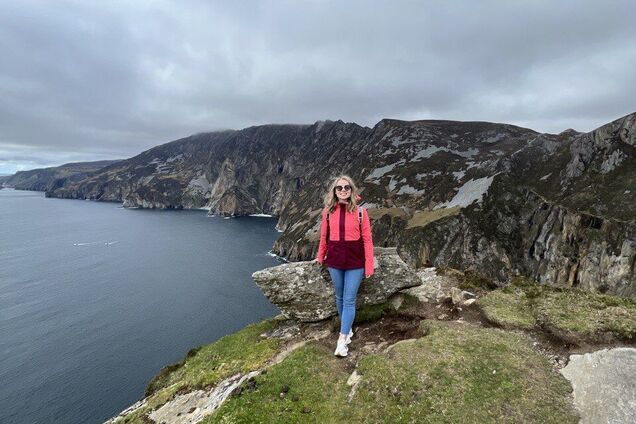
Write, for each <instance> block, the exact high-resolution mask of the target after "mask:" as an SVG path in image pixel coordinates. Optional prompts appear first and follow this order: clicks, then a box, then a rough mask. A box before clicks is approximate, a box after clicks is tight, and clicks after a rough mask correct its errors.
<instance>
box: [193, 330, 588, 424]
mask: <svg viewBox="0 0 636 424" xmlns="http://www.w3.org/2000/svg"><path fill="white" fill-rule="evenodd" d="M423 332H428V335H427V336H425V337H422V338H420V339H418V340H416V341H413V342H407V343H402V344H400V345H397V346H395V347H393V348H392V349H391V350H390V352H389V353H381V354H374V355H368V356H364V357H362V358H361V359H360V361H359V363H358V368H357V371H358V373H359V374H361V375H362V380H361V382H360V384H359V385H358V387H357V391H356V393H355V395H354V396H353V397H352V399H351V402H348V401H347V397H348V394H349V392H350V387H349V386H347V385H346V381H347V378H348V377H349V372H347V371H345V369H344V363H343V361H342V360H340V359H338V358H335V357H334V356H333V354H332V352H331V351H327V350H326V349H325V348H324V347H321V346H319V345H317V344H315V343H310V344H308V345H306V346H304V347H302V348H300V349H297V350H296V351H294V352H293V353H292V354H290V356H288V357H287V358H286V359H285V360H284V361H283V362H281V363H280V364H277V365H275V366H273V367H272V368H270V369H269V370H268V372H267V373H266V374H261V375H259V376H258V377H257V378H256V388H255V389H248V388H245V389H244V390H243V392H242V394H241V395H239V396H236V395H233V396H230V398H228V400H227V401H226V402H225V403H224V404H223V405H222V406H221V407H220V408H219V409H218V410H217V411H216V412H215V413H214V414H213V415H211V416H209V417H208V418H207V419H206V420H204V423H296V422H298V423H339V422H348V423H401V422H418V423H419V422H422V423H482V422H483V423H486V422H498V423H575V422H577V417H576V415H575V414H574V413H573V411H572V409H571V406H570V399H569V393H570V390H571V389H570V385H569V383H568V382H567V381H566V380H565V379H564V378H563V377H561V376H560V375H559V374H557V373H555V372H554V371H553V370H552V368H551V365H550V363H549V362H548V361H547V359H545V358H544V357H543V356H541V355H539V354H538V353H536V352H535V351H533V350H532V347H531V346H530V344H529V342H528V341H527V340H525V339H523V338H522V337H521V336H519V335H516V334H512V333H506V332H504V331H501V330H496V329H485V328H481V327H477V326H473V325H470V324H458V323H446V322H430V323H429V322H428V321H427V322H426V327H425V329H423ZM493 371H495V373H493ZM283 386H287V387H288V388H289V391H288V392H287V393H286V394H285V395H284V396H282V397H281V396H280V393H281V391H282V390H281V389H282V387H283ZM307 408H308V409H307Z"/></svg>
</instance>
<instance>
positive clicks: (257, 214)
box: [250, 213, 273, 218]
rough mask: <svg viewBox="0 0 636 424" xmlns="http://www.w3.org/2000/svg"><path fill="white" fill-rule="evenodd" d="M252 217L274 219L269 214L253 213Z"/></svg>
mask: <svg viewBox="0 0 636 424" xmlns="http://www.w3.org/2000/svg"><path fill="white" fill-rule="evenodd" d="M250 216H256V217H259V218H261V217H263V218H272V217H273V215H269V214H266V213H252V214H250Z"/></svg>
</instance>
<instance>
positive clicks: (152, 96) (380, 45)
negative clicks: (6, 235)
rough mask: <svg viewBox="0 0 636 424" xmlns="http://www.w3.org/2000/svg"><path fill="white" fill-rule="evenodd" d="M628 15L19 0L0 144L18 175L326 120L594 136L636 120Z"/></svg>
mask: <svg viewBox="0 0 636 424" xmlns="http://www.w3.org/2000/svg"><path fill="white" fill-rule="evenodd" d="M630 3H631V2H629V1H608V2H602V3H601V2H593V1H589V2H581V1H579V2H568V1H565V2H557V3H555V2H548V1H536V2H524V3H522V2H503V1H485V2H480V3H479V6H478V7H477V6H476V5H475V4H474V3H473V2H432V1H431V2H424V1H422V2H417V1H376V2H368V1H348V2H342V1H303V2H298V1H276V2H273V1H242V2H232V3H230V2H207V1H180V2H176V1H174V2H173V1H138V2H121V1H113V2H85V1H81V2H80V1H65V2H55V3H54V2H44V1H25V2H14V3H13V4H11V6H8V7H5V8H3V9H2V10H1V11H0V51H2V53H3V58H2V59H3V60H2V61H0V150H1V151H4V152H9V151H11V152H12V153H13V156H12V157H13V159H11V160H10V161H9V162H7V158H9V157H10V156H8V155H5V163H11V164H13V166H24V163H21V162H20V159H19V157H29V158H33V160H35V159H36V158H39V159H38V160H39V161H40V162H42V163H54V162H56V161H57V160H62V159H63V158H62V157H60V156H59V155H60V154H63V155H64V156H63V157H64V158H70V157H75V158H78V160H98V159H104V158H121V157H127V156H132V155H134V154H137V153H139V152H141V151H143V150H145V149H148V148H150V147H152V146H154V145H157V144H161V143H164V142H166V141H169V140H173V139H176V138H179V137H183V136H187V135H189V134H192V133H196V132H201V131H210V130H215V129H221V128H243V127H246V126H250V125H257V124H265V123H313V122H314V121H316V120H320V119H343V120H345V121H353V122H358V123H360V124H362V125H368V126H372V125H374V124H375V123H376V122H377V121H378V120H380V119H382V118H388V117H391V118H398V119H426V118H433V119H457V120H484V121H494V122H507V123H513V124H517V125H523V126H528V127H530V128H533V129H535V130H538V131H546V132H559V131H561V130H563V129H565V128H569V127H573V128H576V129H577V130H581V131H589V130H591V129H593V128H595V127H597V126H599V125H601V124H603V123H605V122H608V121H610V120H612V119H615V118H618V117H620V116H622V115H624V114H627V113H630V112H633V111H634V110H635V109H636V108H635V106H634V100H633V99H634V98H636V73H634V72H633V69H635V68H636V27H635V26H634V25H632V22H630V15H629V13H626V12H625V11H626V10H630ZM25 152H28V155H26V153H25ZM60 152H63V153H60ZM56 155H58V156H56ZM11 161H12V162H11ZM38 163H39V162H38ZM60 163H61V162H60ZM6 166H8V165H5V167H6Z"/></svg>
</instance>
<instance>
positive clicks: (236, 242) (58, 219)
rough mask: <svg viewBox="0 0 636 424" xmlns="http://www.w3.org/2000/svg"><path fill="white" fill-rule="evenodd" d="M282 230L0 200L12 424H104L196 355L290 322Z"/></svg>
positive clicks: (4, 369)
mask: <svg viewBox="0 0 636 424" xmlns="http://www.w3.org/2000/svg"><path fill="white" fill-rule="evenodd" d="M275 224H276V219H275V218H261V217H245V218H236V219H224V218H222V217H208V216H206V213H205V211H158V210H144V209H124V208H122V207H121V205H120V204H118V203H101V202H93V201H82V200H64V199H47V198H45V197H44V194H43V193H37V192H28V191H18V190H11V189H3V190H0V423H3V424H8V423H25V424H26V423H29V424H34V423H101V422H103V421H104V420H106V419H108V418H110V417H111V416H113V415H115V414H117V413H119V412H120V411H121V410H123V409H124V408H126V407H127V406H129V405H130V404H132V403H134V402H136V401H137V400H139V399H140V398H141V397H142V396H143V392H144V389H145V386H146V384H147V383H148V381H149V380H150V379H151V378H152V377H153V376H154V375H155V374H156V373H157V372H158V371H159V370H160V369H161V368H162V367H163V366H165V365H168V364H170V363H173V362H177V361H179V360H180V359H181V358H183V356H184V355H185V354H186V353H187V351H188V350H189V349H191V348H193V347H197V346H200V345H202V344H207V343H211V342H212V341H214V340H216V339H218V338H220V337H222V336H224V335H226V334H229V333H232V332H234V331H237V330H239V329H241V328H242V327H244V326H245V325H247V324H249V323H252V322H256V321H259V320H261V319H263V318H266V317H271V316H274V315H277V314H278V313H279V310H278V308H276V307H275V306H274V305H272V304H271V303H270V302H269V301H268V300H267V299H266V298H265V297H264V296H263V294H262V293H261V292H260V290H259V289H258V288H257V287H256V285H255V284H254V282H253V280H252V279H251V274H252V272H254V271H256V270H258V269H262V268H265V267H268V266H275V265H278V264H280V262H279V261H278V260H277V259H276V258H274V257H272V256H271V255H269V254H268V252H269V250H270V249H271V246H272V243H273V242H274V240H275V239H276V238H277V236H278V232H277V231H276V230H275V228H274V226H275Z"/></svg>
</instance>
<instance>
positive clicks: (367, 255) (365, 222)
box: [362, 208, 374, 275]
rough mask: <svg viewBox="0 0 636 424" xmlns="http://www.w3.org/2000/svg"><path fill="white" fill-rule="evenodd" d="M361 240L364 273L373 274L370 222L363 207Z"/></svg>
mask: <svg viewBox="0 0 636 424" xmlns="http://www.w3.org/2000/svg"><path fill="white" fill-rule="evenodd" d="M362 241H363V242H364V275H373V273H374V271H373V240H372V239H371V222H370V221H369V214H368V213H367V210H366V209H365V208H363V209H362Z"/></svg>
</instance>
